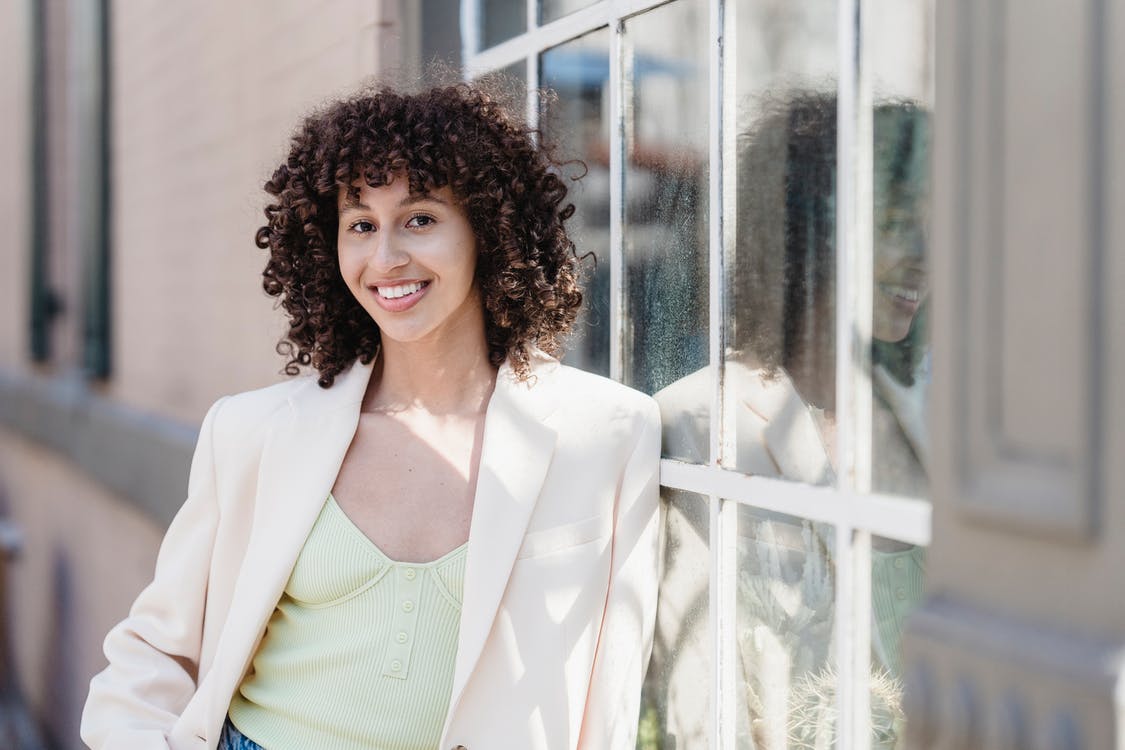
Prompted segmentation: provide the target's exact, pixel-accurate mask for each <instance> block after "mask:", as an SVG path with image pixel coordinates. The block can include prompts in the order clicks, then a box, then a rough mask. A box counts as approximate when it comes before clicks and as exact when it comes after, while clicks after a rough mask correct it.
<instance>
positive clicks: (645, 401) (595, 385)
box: [554, 365, 660, 422]
mask: <svg viewBox="0 0 1125 750" xmlns="http://www.w3.org/2000/svg"><path fill="white" fill-rule="evenodd" d="M554 377H555V379H556V380H557V382H558V385H559V386H560V390H561V391H562V392H563V393H565V394H567V396H568V397H570V398H573V399H575V400H580V401H582V402H583V403H585V404H586V405H588V406H589V407H590V408H592V409H597V410H600V411H603V412H608V413H621V412H629V413H635V414H638V415H640V416H642V417H647V418H650V419H653V420H655V421H656V422H659V421H660V410H659V408H658V407H657V405H656V401H655V400H654V399H653V398H652V396H649V395H648V394H646V393H643V392H641V391H638V390H636V389H635V388H631V387H629V386H627V385H625V384H624V383H619V382H618V381H616V380H613V379H612V378H607V377H604V376H602V375H596V374H594V373H592V372H587V371H586V370H579V369H578V368H576V367H570V366H569V365H559V366H558V367H557V368H556V371H555V374H554Z"/></svg>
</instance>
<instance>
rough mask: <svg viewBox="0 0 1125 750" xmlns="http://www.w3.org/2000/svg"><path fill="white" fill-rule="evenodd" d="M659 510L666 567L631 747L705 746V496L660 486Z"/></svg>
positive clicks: (707, 686) (667, 749) (708, 670)
mask: <svg viewBox="0 0 1125 750" xmlns="http://www.w3.org/2000/svg"><path fill="white" fill-rule="evenodd" d="M663 507H664V511H665V514H666V515H665V524H664V553H663V565H664V567H663V569H662V571H661V578H660V600H659V604H658V605H657V611H656V633H655V636H654V639H653V646H652V661H651V662H649V666H648V672H647V673H646V676H645V684H644V690H643V692H642V695H641V722H640V727H639V731H638V733H637V748H638V750H676V749H677V748H678V749H679V750H683V749H684V748H706V747H707V746H708V740H707V731H708V720H709V719H708V717H710V716H711V694H710V686H711V649H710V622H709V615H708V609H709V605H708V597H709V593H708V592H709V584H708V576H709V572H710V568H711V561H710V552H709V549H710V545H709V543H708V525H709V521H708V519H709V515H710V514H709V510H708V499H707V498H706V497H704V496H703V495H696V494H694V493H690V492H682V491H679V490H669V489H665V490H664V495H663Z"/></svg>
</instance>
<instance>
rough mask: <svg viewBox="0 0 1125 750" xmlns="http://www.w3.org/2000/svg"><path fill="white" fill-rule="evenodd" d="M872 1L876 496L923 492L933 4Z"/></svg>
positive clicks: (926, 445) (918, 0)
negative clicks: (878, 494) (873, 26)
mask: <svg viewBox="0 0 1125 750" xmlns="http://www.w3.org/2000/svg"><path fill="white" fill-rule="evenodd" d="M875 6H876V7H875V8H874V10H873V12H874V13H875V15H873V16H872V17H873V18H875V19H877V20H875V21H874V24H875V29H874V33H873V34H872V50H871V56H872V78H873V88H874V91H875V103H874V106H875V111H874V113H873V123H874V159H873V161H874V170H875V171H874V187H875V194H874V200H873V211H874V214H873V216H872V230H873V238H874V248H873V249H874V257H873V261H872V271H873V273H874V288H873V290H872V305H873V306H872V337H873V341H872V346H871V357H872V363H873V368H872V377H871V383H872V389H873V393H872V410H873V412H872V420H871V422H872V436H871V437H872V466H871V482H872V488H873V489H874V490H875V491H878V492H888V493H893V494H899V495H911V496H917V497H924V496H926V495H928V494H929V486H928V485H929V483H928V480H927V471H926V466H927V464H928V459H929V441H928V439H927V431H928V427H929V425H928V424H927V420H926V400H927V397H928V392H929V385H930V340H929V338H930V337H929V330H928V326H927V325H926V320H927V318H928V317H929V316H928V308H929V271H928V266H929V264H928V260H927V251H928V246H929V213H930V168H929V159H930V140H931V135H930V134H931V123H930V120H931V116H930V111H931V107H932V102H933V88H932V75H933V54H932V50H933V44H932V42H931V34H932V28H933V2H932V0H911V1H910V2H901V1H900V0H893V1H892V0H878V1H877V2H876V3H875Z"/></svg>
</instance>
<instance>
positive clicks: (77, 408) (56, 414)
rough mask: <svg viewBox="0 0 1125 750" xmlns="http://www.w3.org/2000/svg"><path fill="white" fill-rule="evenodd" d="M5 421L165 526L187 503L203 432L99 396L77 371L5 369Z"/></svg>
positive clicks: (0, 416) (0, 385) (0, 406)
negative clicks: (63, 373) (56, 373)
mask: <svg viewBox="0 0 1125 750" xmlns="http://www.w3.org/2000/svg"><path fill="white" fill-rule="evenodd" d="M0 427H3V428H5V429H8V430H10V431H11V432H13V433H15V434H17V435H20V436H22V437H25V438H27V439H29V440H33V441H35V442H37V443H40V444H41V445H44V446H46V447H47V448H49V449H51V450H53V451H54V452H56V453H58V454H60V455H61V456H63V457H64V458H66V459H68V460H70V461H71V462H72V463H74V464H75V465H77V466H78V467H79V468H80V469H82V471H84V472H86V473H87V474H89V475H90V476H91V477H92V478H94V479H95V480H97V481H98V482H99V483H101V484H102V485H104V486H105V487H106V488H107V489H109V490H110V491H111V492H113V493H115V494H117V495H118V496H120V497H121V498H122V499H124V500H126V501H127V502H129V503H130V504H132V505H133V506H135V507H136V508H137V509H138V510H140V511H141V512H142V513H144V514H145V515H147V516H148V517H149V518H151V519H152V520H153V521H154V522H155V523H157V524H159V525H161V526H167V525H168V523H169V522H170V521H171V520H172V517H173V516H174V515H175V513H176V511H177V510H178V509H179V507H180V505H182V504H183V501H184V496H185V494H186V492H187V482H188V472H189V470H190V467H191V457H192V453H193V451H194V448H195V442H196V439H197V438H198V434H199V433H198V429H197V428H192V427H189V426H185V425H183V424H181V423H179V422H175V421H173V420H170V419H166V418H164V417H158V416H154V415H152V414H148V413H145V412H141V411H139V410H136V409H132V408H130V407H127V406H122V405H121V404H119V403H117V402H115V401H112V400H111V399H108V398H105V397H103V396H99V395H97V394H96V393H94V392H93V391H91V390H90V389H89V387H87V385H86V384H85V382H84V381H82V380H81V379H80V378H77V377H66V376H62V377H58V376H52V377H36V376H28V375H17V374H13V373H11V372H10V371H5V370H3V369H0Z"/></svg>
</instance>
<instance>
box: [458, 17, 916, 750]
mask: <svg viewBox="0 0 1125 750" xmlns="http://www.w3.org/2000/svg"><path fill="white" fill-rule="evenodd" d="M671 1H672V2H675V0H671ZM480 2H481V0H462V4H461V35H462V40H463V49H462V58H463V60H464V71H465V77H466V79H472V78H476V77H478V76H480V75H483V74H485V73H488V72H491V71H495V70H500V69H502V68H506V67H508V66H510V65H515V64H519V63H521V62H522V63H523V64H524V65H525V68H526V80H527V83H528V99H527V119H528V122H529V124H530V125H531V126H532V127H537V126H538V120H539V101H538V98H537V96H536V95H535V94H534V92H535V90H536V89H537V88H538V86H539V70H538V57H539V55H540V53H542V52H544V51H546V50H547V49H550V48H552V47H555V46H557V45H560V44H563V43H565V42H568V41H571V40H572V39H575V38H577V37H580V36H583V35H585V34H587V33H589V32H592V31H595V30H598V29H600V28H608V29H609V32H610V39H611V41H610V51H609V54H610V77H609V86H610V105H611V110H612V112H611V116H612V118H613V119H612V120H611V123H610V175H611V178H610V316H609V320H610V331H611V335H610V376H611V377H613V378H614V379H616V380H622V377H623V372H624V335H623V332H624V326H623V322H624V321H623V320H622V309H623V301H624V300H623V288H624V286H623V285H624V257H623V245H622V239H623V238H622V227H623V217H624V190H625V181H624V165H625V138H624V133H625V126H626V122H627V121H626V118H627V117H628V116H629V112H628V111H627V109H626V107H627V106H628V104H629V103H628V102H627V101H623V98H624V97H623V95H624V91H625V89H624V84H625V83H626V80H625V79H626V71H625V70H624V65H623V62H624V61H625V60H627V59H629V57H630V56H629V55H627V54H625V53H626V52H627V50H626V49H625V45H627V44H628V37H627V36H626V35H625V33H624V28H625V21H626V20H627V19H628V18H629V17H631V16H635V15H639V14H641V13H644V12H645V11H649V10H652V9H653V8H656V7H658V6H661V5H664V4H666V3H668V2H669V0H601V1H600V2H596V3H593V4H591V5H589V6H588V7H586V8H583V9H581V10H578V11H575V12H573V13H571V14H569V15H566V16H563V17H562V18H559V19H557V20H555V21H551V22H549V23H546V24H543V25H540V24H539V23H538V18H539V1H538V0H526V2H527V20H528V28H527V30H526V31H525V32H524V33H522V34H520V35H518V36H515V37H513V38H511V39H508V40H506V41H504V42H501V43H500V44H497V45H495V46H493V47H489V48H488V49H482V48H481V38H480V23H479V21H480V13H481V8H480ZM736 5H737V0H709V3H708V7H709V13H710V20H709V26H708V29H709V38H710V39H711V40H712V42H713V43H712V44H711V48H710V55H709V57H710V60H709V106H710V115H711V117H710V126H709V127H710V133H709V186H708V190H709V202H708V210H709V231H708V244H709V247H708V257H709V277H708V278H709V281H708V285H709V290H708V291H709V325H710V331H709V349H710V364H711V372H712V373H713V382H712V386H713V399H712V411H711V413H712V415H716V418H713V419H712V420H711V435H710V460H709V462H708V463H707V464H706V465H697V464H687V463H683V462H680V461H673V460H668V459H665V460H663V461H661V475H660V481H661V485H662V486H664V487H669V488H673V489H679V490H686V491H688V492H692V493H697V494H699V495H702V496H704V497H707V498H708V503H709V511H710V532H709V534H710V544H709V548H710V554H711V559H710V568H711V579H710V597H709V607H710V611H711V613H712V616H711V617H710V618H709V622H710V629H711V632H710V643H711V651H712V691H713V692H712V696H713V700H712V702H711V706H712V716H711V717H710V722H709V724H710V731H711V747H712V748H721V749H722V750H733V748H734V747H735V726H736V716H735V711H736V708H737V707H736V702H735V696H736V692H737V685H736V683H735V680H736V672H735V666H736V659H737V654H736V651H735V649H736V644H735V638H734V628H733V626H732V623H733V622H734V618H735V614H734V613H735V604H736V602H735V590H736V587H735V585H734V578H733V576H734V574H735V572H736V569H737V560H736V555H735V540H736V536H735V535H736V515H735V514H736V512H737V509H738V508H737V506H738V505H739V504H742V505H746V506H750V507H752V508H756V509H762V510H767V511H776V512H780V513H785V514H787V515H790V516H795V517H800V518H804V519H809V520H811V521H814V522H822V523H828V524H832V525H833V527H834V528H835V529H836V594H835V596H836V600H835V607H836V633H835V638H836V665H835V666H836V670H837V674H838V676H839V686H838V688H837V691H836V700H837V708H838V711H839V714H838V715H839V717H840V720H839V723H838V726H837V736H838V743H837V746H838V747H839V748H841V750H868V748H869V747H870V738H871V726H870V688H869V676H870V643H871V538H872V536H873V535H877V536H880V537H884V538H888V539H893V540H897V541H901V542H906V543H908V544H916V545H923V546H926V545H929V543H930V535H931V512H930V503H929V502H928V501H926V500H921V499H918V498H909V497H899V496H892V495H885V494H873V493H872V492H871V422H870V414H871V392H872V391H871V380H870V374H869V373H870V367H871V362H870V347H869V342H870V334H871V325H872V321H871V312H870V311H871V309H872V293H873V284H872V258H873V252H872V251H873V245H872V242H873V240H872V238H873V227H872V224H873V217H872V203H871V201H872V190H873V187H872V181H873V172H872V159H873V156H872V149H873V146H872V137H873V131H872V94H871V75H870V70H869V62H868V59H869V53H868V47H867V45H865V44H864V43H863V40H864V39H865V37H866V28H867V16H868V13H867V8H866V5H865V0H837V18H838V40H837V44H838V54H839V61H838V63H839V64H838V67H839V84H838V95H837V102H838V105H837V106H838V113H837V115H838V126H837V131H838V132H837V138H838V141H837V175H838V177H837V187H836V190H837V194H836V202H837V206H838V210H837V212H836V239H837V243H836V247H837V275H836V278H837V294H836V300H837V309H836V327H837V331H836V341H837V360H836V361H837V362H838V363H849V364H850V366H838V367H837V372H836V403H837V405H838V406H837V414H836V421H837V422H836V423H837V435H836V440H837V443H836V446H837V455H838V457H839V459H838V466H839V470H838V472H837V474H838V476H837V484H836V486H834V487H816V486H811V485H806V484H800V483H797V482H791V481H787V480H783V479H772V478H767V477H758V476H749V475H746V474H743V473H740V472H737V471H733V470H731V469H728V468H725V467H723V466H721V465H720V457H721V456H722V455H731V453H732V451H731V447H732V446H730V445H726V446H724V445H723V440H724V439H725V440H727V441H728V442H729V441H730V437H731V436H729V435H725V433H724V430H723V422H724V418H723V417H724V414H725V412H724V406H725V405H724V399H723V383H722V378H723V368H722V367H721V363H722V352H723V346H724V341H723V318H724V314H723V313H724V308H725V305H724V296H725V293H726V290H725V284H724V274H723V271H724V269H723V259H724V258H725V257H729V256H730V250H731V249H732V248H733V245H734V242H735V238H734V236H733V235H734V231H733V228H734V221H733V220H732V217H733V210H734V204H735V201H734V185H735V169H734V165H735V163H736V162H735V156H734V154H735V137H736V124H735V112H734V107H733V106H729V102H728V101H727V98H726V97H724V92H725V91H727V90H730V89H731V88H732V86H731V83H732V80H733V76H732V75H731V71H732V69H733V68H732V66H731V65H730V64H729V60H728V58H730V56H732V55H733V52H734V49H735V44H734V43H732V42H733V40H730V39H729V38H725V37H726V35H728V34H730V33H734V24H733V23H732V24H726V25H724V15H725V14H727V13H730V12H733V11H734V10H735V6H736ZM728 27H729V28H728ZM861 310H862V311H865V314H858V312H857V311H861Z"/></svg>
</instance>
